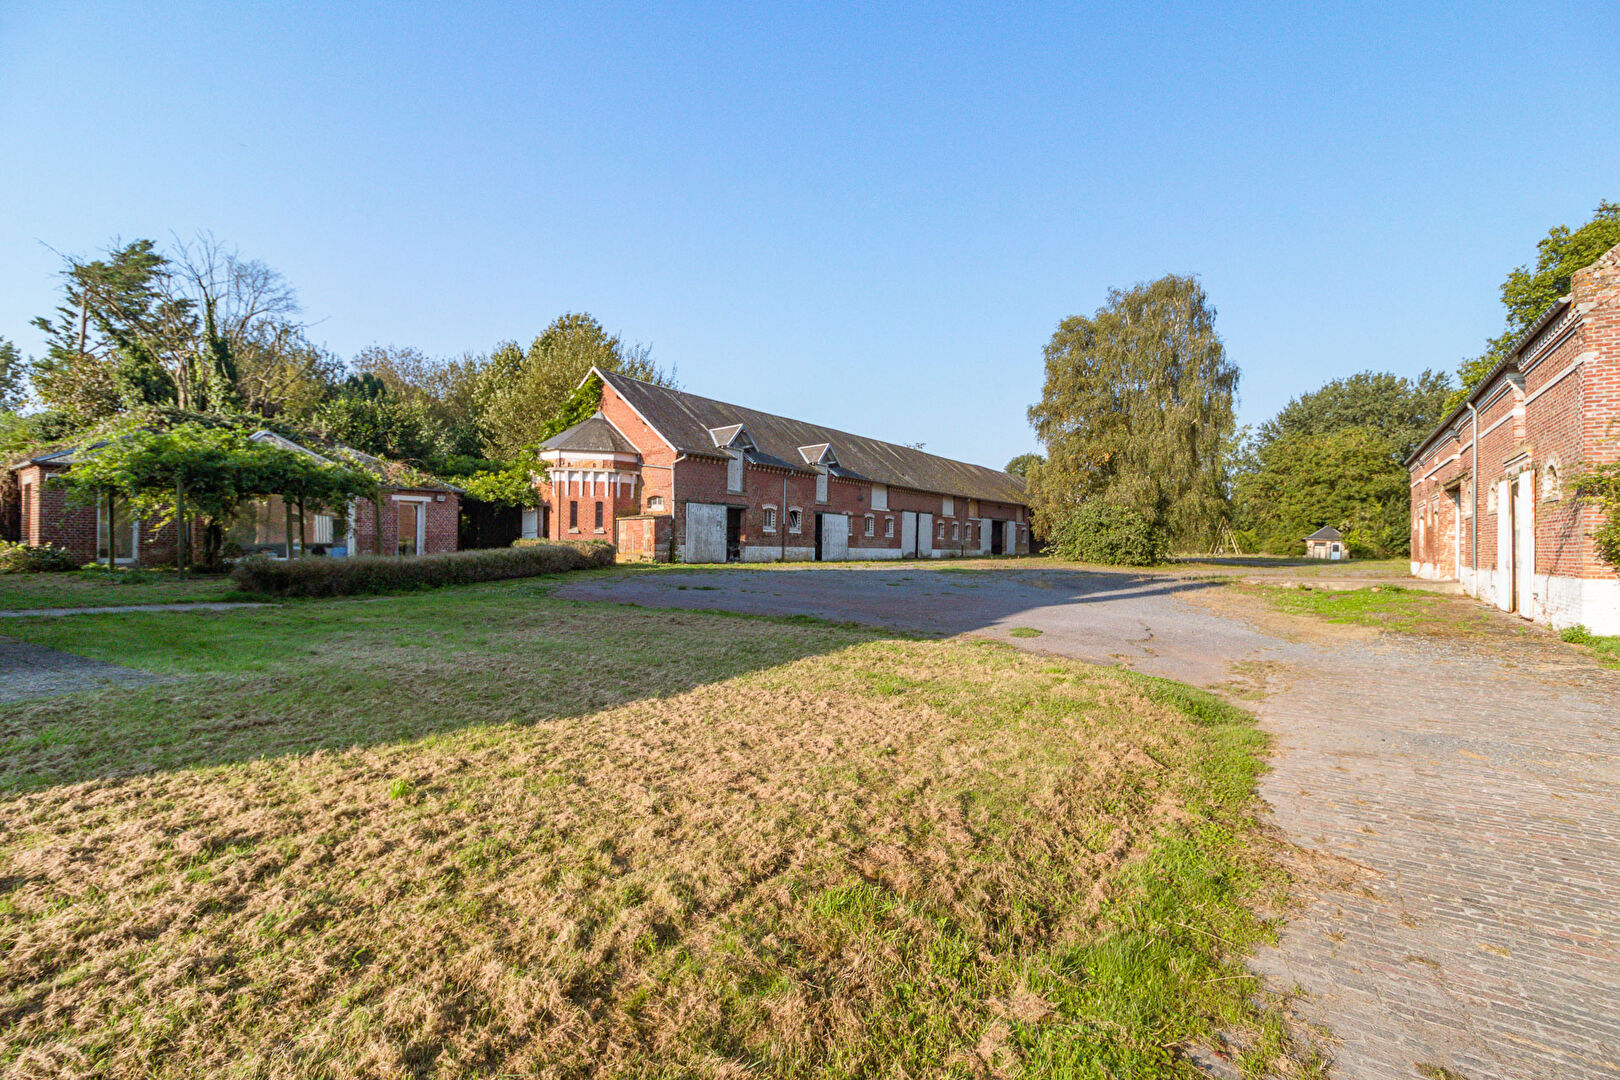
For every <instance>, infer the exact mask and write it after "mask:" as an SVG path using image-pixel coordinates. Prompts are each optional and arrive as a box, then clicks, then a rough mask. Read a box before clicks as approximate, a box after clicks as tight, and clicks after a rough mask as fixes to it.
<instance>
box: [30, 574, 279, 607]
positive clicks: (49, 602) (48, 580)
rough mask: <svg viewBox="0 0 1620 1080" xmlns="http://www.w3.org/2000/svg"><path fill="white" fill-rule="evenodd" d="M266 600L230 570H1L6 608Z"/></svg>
mask: <svg viewBox="0 0 1620 1080" xmlns="http://www.w3.org/2000/svg"><path fill="white" fill-rule="evenodd" d="M262 599H263V597H251V596H247V595H245V594H243V593H240V592H238V591H237V589H236V586H235V585H234V584H233V583H232V582H231V579H230V578H229V577H227V576H225V575H224V574H178V573H175V572H174V571H172V570H116V571H112V572H110V573H109V572H108V571H105V570H70V571H67V572H65V573H59V574H0V611H29V610H37V609H40V608H83V607H114V606H122V605H124V604H193V603H199V602H209V601H214V602H218V601H229V600H262Z"/></svg>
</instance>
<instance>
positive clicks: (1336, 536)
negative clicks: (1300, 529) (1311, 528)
mask: <svg viewBox="0 0 1620 1080" xmlns="http://www.w3.org/2000/svg"><path fill="white" fill-rule="evenodd" d="M1305 539H1307V540H1343V539H1344V533H1342V532H1340V531H1339V530H1338V529H1335V528H1334V527H1333V526H1331V525H1324V526H1322V527H1321V528H1320V529H1317V530H1316V531H1315V532H1313V533H1311V535H1309V536H1307V537H1306V538H1305Z"/></svg>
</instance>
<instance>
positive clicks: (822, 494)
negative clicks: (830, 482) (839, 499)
mask: <svg viewBox="0 0 1620 1080" xmlns="http://www.w3.org/2000/svg"><path fill="white" fill-rule="evenodd" d="M826 501H827V471H826V470H825V469H823V470H822V471H821V472H818V473H816V502H826Z"/></svg>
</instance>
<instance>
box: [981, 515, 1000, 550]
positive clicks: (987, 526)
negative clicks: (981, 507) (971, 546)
mask: <svg viewBox="0 0 1620 1080" xmlns="http://www.w3.org/2000/svg"><path fill="white" fill-rule="evenodd" d="M995 527H996V523H995V522H993V521H991V520H990V519H989V518H980V519H979V554H980V555H988V554H990V530H991V529H994V528H995Z"/></svg>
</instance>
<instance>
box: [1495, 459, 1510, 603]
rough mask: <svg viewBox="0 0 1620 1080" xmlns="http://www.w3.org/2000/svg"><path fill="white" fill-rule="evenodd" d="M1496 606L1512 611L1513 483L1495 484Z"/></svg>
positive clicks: (1500, 482) (1501, 482) (1502, 481)
mask: <svg viewBox="0 0 1620 1080" xmlns="http://www.w3.org/2000/svg"><path fill="white" fill-rule="evenodd" d="M1496 606H1497V607H1499V608H1501V609H1502V610H1503V611H1512V610H1513V481H1511V480H1500V481H1498V482H1497V484H1496Z"/></svg>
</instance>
